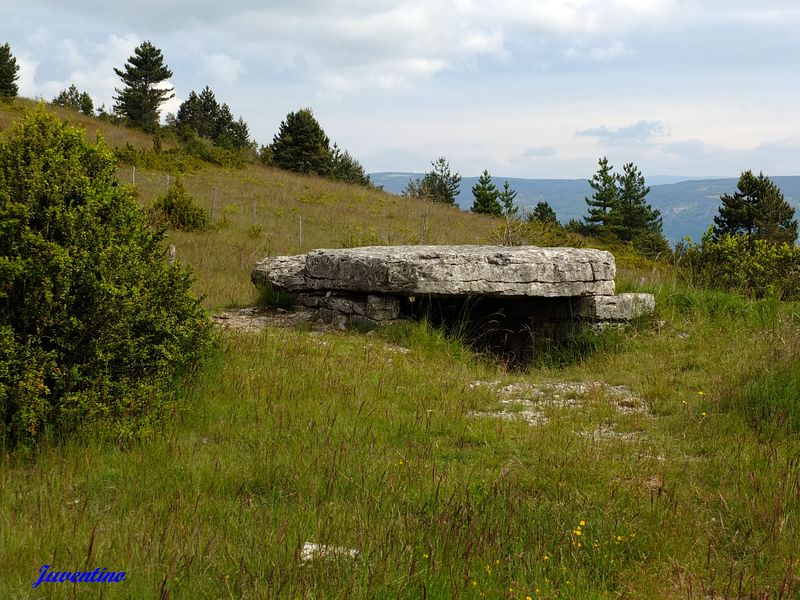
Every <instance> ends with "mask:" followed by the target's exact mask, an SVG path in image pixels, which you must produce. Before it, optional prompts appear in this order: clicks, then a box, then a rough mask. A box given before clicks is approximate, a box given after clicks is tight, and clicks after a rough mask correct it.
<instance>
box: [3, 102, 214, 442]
mask: <svg viewBox="0 0 800 600" xmlns="http://www.w3.org/2000/svg"><path fill="white" fill-rule="evenodd" d="M161 241H162V236H161V235H160V234H154V233H151V232H150V231H149V230H148V227H147V221H146V218H145V215H144V214H143V212H142V211H141V210H140V209H139V207H138V206H137V204H136V202H135V201H134V199H133V196H132V194H131V192H130V191H129V190H128V189H126V188H124V187H121V186H119V185H118V184H117V181H116V165H115V163H114V158H113V155H112V154H111V152H110V151H109V150H108V149H107V148H106V147H105V145H104V144H102V142H98V143H97V144H94V145H92V144H88V143H87V142H86V141H85V139H84V134H83V132H82V131H81V130H78V129H75V128H72V127H69V126H67V125H66V124H65V123H62V122H61V121H59V120H58V119H57V118H56V117H54V116H52V115H49V114H47V113H45V112H44V111H43V110H39V111H37V112H36V113H34V114H32V115H28V116H26V117H25V118H24V119H22V120H21V121H20V122H18V123H17V125H16V126H15V127H14V128H13V129H12V130H11V131H10V132H9V133H8V136H7V138H6V141H5V142H3V143H0V415H2V421H0V440H2V441H0V445H6V446H14V445H25V446H29V445H30V444H32V443H34V442H36V441H37V440H39V439H41V438H42V436H47V437H51V436H60V435H63V434H66V433H68V432H70V431H74V430H76V429H82V428H83V427H85V426H88V425H90V424H97V423H100V422H102V423H103V425H104V427H107V428H108V431H111V432H112V433H113V434H114V435H116V436H118V437H119V438H120V439H129V438H131V437H135V436H139V435H142V434H144V433H146V432H147V431H148V429H149V428H150V427H151V425H152V424H153V423H154V422H155V421H156V420H157V419H158V418H159V417H160V416H162V415H163V414H164V413H165V411H167V410H168V409H169V408H170V407H171V406H172V405H173V404H174V401H175V392H176V391H177V387H176V384H177V383H178V381H179V377H180V376H181V375H185V374H188V373H190V372H191V371H192V369H193V367H194V366H195V365H196V364H197V361H198V360H199V359H200V358H201V357H202V356H203V354H204V352H205V351H206V350H207V349H208V347H209V344H210V340H211V325H210V322H209V320H208V317H207V315H206V313H205V311H204V310H203V308H202V307H201V305H200V303H199V302H198V300H196V299H194V298H193V297H191V295H190V294H189V287H190V285H191V278H190V276H189V274H188V273H187V272H185V271H183V270H182V269H180V268H178V267H174V266H169V265H167V264H166V263H165V262H164V260H163V248H162V245H161Z"/></svg>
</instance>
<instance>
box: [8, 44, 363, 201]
mask: <svg viewBox="0 0 800 600" xmlns="http://www.w3.org/2000/svg"><path fill="white" fill-rule="evenodd" d="M114 72H115V73H116V74H117V76H118V77H119V78H120V80H121V82H122V86H121V87H120V88H116V89H115V95H114V100H115V104H114V106H113V108H112V110H111V112H108V111H107V110H106V108H105V106H100V108H99V109H97V115H98V116H99V117H100V118H101V119H104V120H109V121H114V122H119V123H122V124H124V125H127V126H128V127H132V128H134V129H138V130H140V131H144V132H146V133H151V134H153V136H154V145H155V146H156V148H158V147H160V139H161V136H162V135H165V134H173V135H175V136H176V137H177V139H178V140H180V141H182V142H183V143H184V144H186V145H188V146H190V147H193V148H197V147H198V146H202V145H203V144H205V143H209V144H211V145H213V146H215V147H217V148H221V149H224V150H228V151H233V152H247V153H251V154H252V155H253V156H255V155H256V154H257V155H258V157H259V158H260V159H261V161H262V162H264V163H265V164H268V165H272V166H276V167H279V168H282V169H287V170H290V171H294V172H297V173H308V174H316V175H320V176H323V177H328V178H331V179H335V180H339V181H346V182H349V183H355V184H359V185H365V186H370V185H372V184H371V182H370V179H369V177H368V176H367V174H366V172H365V171H364V168H363V166H362V165H361V164H360V163H359V162H358V160H356V159H355V158H354V157H353V156H352V155H351V154H350V153H349V152H348V151H347V150H345V149H343V148H341V147H340V146H339V145H338V144H336V143H331V141H330V139H329V138H328V136H327V135H326V134H325V132H324V130H323V129H322V127H321V125H320V124H319V122H318V121H317V120H316V118H315V117H314V114H313V112H312V111H311V109H310V108H303V109H300V110H298V111H296V112H290V113H289V114H288V115H287V117H286V119H285V120H284V121H283V122H282V123H281V124H280V128H279V131H278V133H277V134H276V135H275V136H274V138H273V141H272V143H271V144H269V145H267V146H262V147H261V149H260V151H258V152H256V148H257V144H256V142H255V141H254V140H252V139H251V136H250V131H249V127H248V125H247V123H246V122H245V120H244V119H243V118H242V117H239V118H238V119H237V118H235V117H234V115H233V112H232V111H231V108H230V107H229V106H228V104H226V103H224V102H222V103H220V102H219V101H218V100H217V98H216V95H215V94H214V91H213V90H212V89H211V88H210V87H208V86H206V87H204V88H203V89H202V90H201V91H200V92H196V91H194V90H193V91H192V92H191V93H190V94H189V96H188V97H187V99H186V100H185V101H184V102H182V103H181V105H180V107H179V108H178V111H177V114H174V115H173V114H168V115H167V117H166V126H162V125H161V122H160V119H161V107H162V105H163V104H164V102H166V101H167V100H170V99H171V98H174V97H175V93H174V88H172V87H169V86H168V85H167V84H166V82H167V81H168V80H169V79H170V78H171V77H172V75H173V73H172V71H171V70H170V68H169V67H168V66H167V64H166V63H165V60H164V55H163V53H162V51H161V50H160V49H159V48H157V47H156V46H155V45H153V44H152V43H151V42H149V41H145V42H143V43H142V44H140V45H139V46H137V47H136V48H135V49H134V53H133V55H132V56H130V57H129V58H128V60H127V61H126V63H125V64H124V65H123V67H122V68H115V69H114ZM18 78H19V65H17V62H16V59H15V58H14V56H13V54H12V53H11V48H10V46H9V44H7V43H6V44H4V45H2V46H0V99H2V98H5V99H13V98H14V97H16V96H17V94H18V92H19V89H18V87H17V84H16V82H17V80H18ZM52 103H53V104H54V105H57V106H63V107H66V108H71V109H73V110H75V111H78V112H81V113H83V114H85V115H87V116H93V115H94V114H95V108H94V103H93V102H92V98H91V96H90V95H89V94H88V93H87V92H85V91H81V90H79V89H78V88H77V86H75V85H74V84H72V85H70V87H69V88H68V89H66V90H63V91H61V92H60V93H59V94H58V95H57V96H56V97H55V98H53V101H52ZM202 154H203V153H202V152H201V155H202Z"/></svg>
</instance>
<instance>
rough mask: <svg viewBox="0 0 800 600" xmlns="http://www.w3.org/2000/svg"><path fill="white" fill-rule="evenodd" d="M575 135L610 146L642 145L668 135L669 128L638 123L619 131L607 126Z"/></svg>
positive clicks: (660, 123) (655, 122)
mask: <svg viewBox="0 0 800 600" xmlns="http://www.w3.org/2000/svg"><path fill="white" fill-rule="evenodd" d="M575 135H577V136H582V137H593V138H597V139H598V140H599V141H601V142H605V143H607V144H610V145H620V144H641V143H644V142H649V141H650V140H652V139H653V138H659V137H664V136H666V135H667V128H666V127H664V124H663V123H662V122H661V121H644V120H642V121H637V122H636V123H631V124H630V125H623V126H622V127H619V128H618V129H609V128H608V127H606V126H605V125H602V126H600V127H592V128H590V129H583V130H581V131H576V132H575Z"/></svg>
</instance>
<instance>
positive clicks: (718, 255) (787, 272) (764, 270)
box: [676, 231, 800, 300]
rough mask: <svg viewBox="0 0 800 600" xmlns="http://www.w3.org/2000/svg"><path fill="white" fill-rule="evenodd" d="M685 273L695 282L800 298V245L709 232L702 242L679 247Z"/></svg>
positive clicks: (760, 294) (757, 295) (755, 294)
mask: <svg viewBox="0 0 800 600" xmlns="http://www.w3.org/2000/svg"><path fill="white" fill-rule="evenodd" d="M676 254H677V257H678V259H679V261H680V264H681V265H682V267H683V272H684V274H685V275H686V276H687V277H688V278H689V279H691V280H692V281H691V282H692V283H694V284H695V285H700V286H704V287H713V288H720V289H724V290H729V291H736V292H739V293H742V294H745V295H747V296H752V297H755V298H766V297H773V298H781V299H784V300H794V299H798V298H800V248H798V247H797V246H794V245H790V244H787V243H783V244H776V243H773V242H770V241H768V240H758V239H750V238H749V237H747V236H745V235H732V234H725V235H722V236H720V237H719V238H718V239H715V238H714V236H712V234H711V232H710V231H709V232H706V234H705V235H704V236H703V238H702V240H701V241H700V243H699V244H692V243H691V241H687V242H684V243H683V244H681V245H679V247H678V248H677V249H676Z"/></svg>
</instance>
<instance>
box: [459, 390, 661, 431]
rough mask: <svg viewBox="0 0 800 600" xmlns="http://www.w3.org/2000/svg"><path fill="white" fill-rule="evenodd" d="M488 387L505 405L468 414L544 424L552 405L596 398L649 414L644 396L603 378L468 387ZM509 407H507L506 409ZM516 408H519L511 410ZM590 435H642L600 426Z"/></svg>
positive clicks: (576, 404) (574, 404)
mask: <svg viewBox="0 0 800 600" xmlns="http://www.w3.org/2000/svg"><path fill="white" fill-rule="evenodd" d="M480 388H486V389H489V390H491V391H492V392H494V393H495V394H497V397H498V402H499V404H500V405H501V406H503V407H504V408H502V409H501V410H499V411H493V412H485V411H484V412H479V411H473V412H471V413H469V416H471V417H475V418H480V417H491V418H495V419H505V420H513V419H522V420H523V421H526V422H527V423H529V424H530V425H533V426H535V425H544V424H546V423H547V422H548V417H547V410H548V409H553V408H557V409H558V408H582V407H583V406H585V405H586V403H587V402H588V401H589V400H590V399H591V398H593V397H595V398H596V397H599V398H602V399H603V400H605V401H607V402H609V403H610V404H611V406H613V407H614V408H615V409H616V410H617V412H619V413H620V414H623V415H627V414H647V407H646V406H645V404H644V402H643V401H642V399H641V398H639V397H638V396H636V395H635V394H634V393H633V392H631V391H630V390H629V389H628V388H626V387H624V386H621V385H609V384H607V383H603V382H600V381H578V382H556V383H538V384H537V383H524V382H522V383H511V384H505V385H504V384H502V383H500V382H496V381H494V382H491V381H474V382H472V383H471V384H470V385H469V389H473V390H474V389H480ZM505 407H507V408H505ZM513 408H516V409H518V410H509V409H513ZM583 435H585V436H586V437H591V438H614V439H623V440H634V439H638V437H639V434H635V433H620V432H615V431H613V430H612V429H611V428H608V427H601V428H599V429H597V430H595V431H592V432H583Z"/></svg>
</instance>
